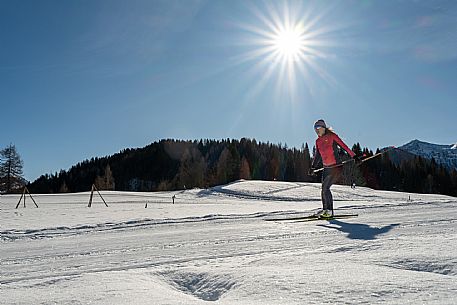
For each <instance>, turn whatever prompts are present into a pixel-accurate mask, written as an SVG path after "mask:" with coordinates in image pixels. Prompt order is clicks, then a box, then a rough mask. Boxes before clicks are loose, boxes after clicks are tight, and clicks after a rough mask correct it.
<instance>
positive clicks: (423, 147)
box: [399, 139, 457, 169]
mask: <svg viewBox="0 0 457 305" xmlns="http://www.w3.org/2000/svg"><path fill="white" fill-rule="evenodd" d="M399 148H400V149H401V150H403V151H406V152H408V153H411V154H414V155H418V156H421V157H423V158H426V159H429V160H431V159H432V158H434V159H435V161H436V163H438V164H442V165H443V166H445V167H447V168H449V169H452V168H455V169H457V143H456V144H450V145H441V144H432V143H427V142H423V141H419V140H417V139H416V140H413V141H411V142H409V143H407V144H405V145H403V146H400V147H399Z"/></svg>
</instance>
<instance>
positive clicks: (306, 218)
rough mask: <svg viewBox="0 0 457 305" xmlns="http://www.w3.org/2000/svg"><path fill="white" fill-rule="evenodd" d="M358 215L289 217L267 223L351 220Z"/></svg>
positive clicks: (269, 219)
mask: <svg viewBox="0 0 457 305" xmlns="http://www.w3.org/2000/svg"><path fill="white" fill-rule="evenodd" d="M357 216H359V215H358V214H338V215H333V216H331V217H322V216H318V215H309V216H300V217H288V218H266V219H264V220H265V221H291V222H294V221H297V222H299V221H311V220H332V219H338V218H350V217H357Z"/></svg>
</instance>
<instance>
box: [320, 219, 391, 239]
mask: <svg viewBox="0 0 457 305" xmlns="http://www.w3.org/2000/svg"><path fill="white" fill-rule="evenodd" d="M329 222H330V224H332V225H331V226H330V225H319V226H321V227H326V228H330V229H336V230H338V231H341V232H344V233H348V236H347V237H348V238H350V239H364V240H373V239H376V238H377V236H378V235H380V234H384V233H387V232H389V231H390V230H392V229H393V228H395V227H396V226H398V225H399V224H391V225H388V226H384V227H381V228H374V227H370V226H369V225H366V224H360V223H347V222H342V221H339V220H330V221H329ZM334 225H337V226H338V227H336V226H334Z"/></svg>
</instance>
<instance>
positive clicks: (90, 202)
mask: <svg viewBox="0 0 457 305" xmlns="http://www.w3.org/2000/svg"><path fill="white" fill-rule="evenodd" d="M94 191H97V193H98V195H99V196H100V198H101V199H102V200H103V203H104V204H105V206H106V207H108V204H107V203H106V201H105V199H104V198H103V196H102V194H100V192H99V191H98V189H97V187H96V186H95V184H92V190H91V191H90V198H89V205H88V207H89V208H90V207H91V206H92V199H93V197H94Z"/></svg>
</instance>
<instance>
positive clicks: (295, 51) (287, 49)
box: [272, 27, 305, 60]
mask: <svg viewBox="0 0 457 305" xmlns="http://www.w3.org/2000/svg"><path fill="white" fill-rule="evenodd" d="M303 34H304V33H303V31H301V30H300V29H299V28H298V27H294V28H289V29H283V30H280V31H279V32H278V33H276V34H275V35H274V36H273V40H272V43H273V46H274V48H275V49H276V51H277V52H278V53H279V55H280V56H283V57H285V58H287V59H293V60H298V59H299V56H300V55H301V54H302V53H303V51H304V47H305V38H304V36H303Z"/></svg>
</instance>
